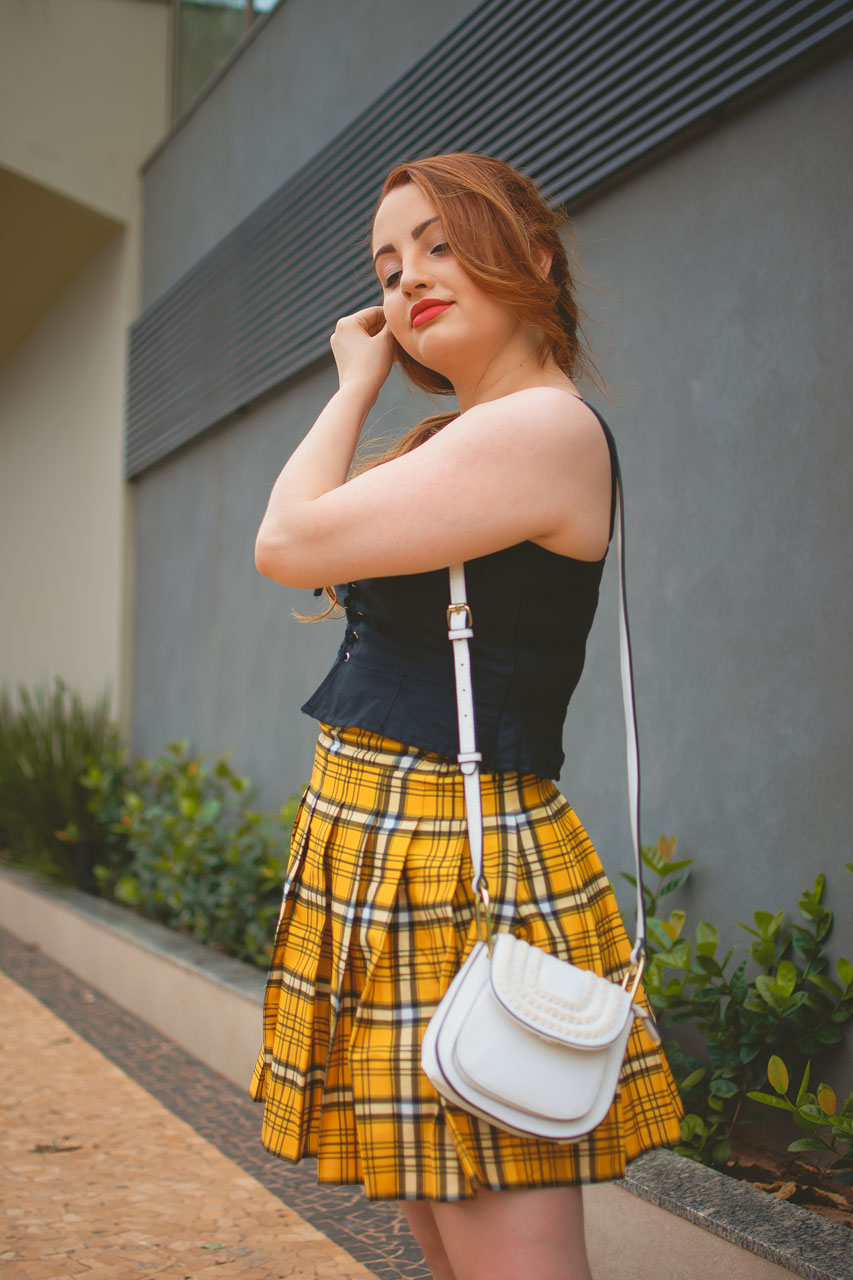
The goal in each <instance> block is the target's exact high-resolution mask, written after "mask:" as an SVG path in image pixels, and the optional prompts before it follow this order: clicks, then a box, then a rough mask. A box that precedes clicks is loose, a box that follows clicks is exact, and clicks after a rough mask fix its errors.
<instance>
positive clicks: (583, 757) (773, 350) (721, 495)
mask: <svg viewBox="0 0 853 1280" xmlns="http://www.w3.org/2000/svg"><path fill="white" fill-rule="evenodd" d="M851 63H853V59H851V57H850V55H849V54H848V55H846V56H845V57H843V58H839V59H838V60H837V61H835V62H834V63H833V64H831V65H828V66H824V67H822V68H821V69H819V70H815V71H813V72H812V73H811V74H809V75H807V76H805V77H804V78H802V79H801V80H799V81H798V82H796V83H794V84H792V85H790V86H788V87H787V88H785V89H784V90H780V91H779V92H778V93H776V94H774V95H773V96H772V97H769V98H767V99H765V100H764V101H763V102H761V103H759V104H757V105H754V106H752V107H751V108H750V109H749V110H747V111H746V112H744V113H743V114H742V115H741V116H740V117H738V118H735V119H733V120H730V121H729V122H728V123H726V124H723V125H721V126H719V127H718V128H716V129H715V130H713V131H712V132H710V133H708V134H706V135H704V136H703V137H702V138H700V139H698V140H695V141H692V142H691V143H690V144H689V145H688V146H686V147H685V148H684V149H682V150H680V151H679V152H677V153H676V154H673V155H671V156H670V157H669V158H667V159H665V160H662V161H660V162H659V163H657V164H655V165H653V166H651V167H649V168H648V169H647V170H646V171H645V172H644V173H642V174H640V175H638V176H636V177H634V178H633V179H632V180H631V181H630V182H626V183H625V184H624V186H621V187H619V188H618V189H616V190H613V191H612V192H611V193H610V194H608V195H606V196H605V197H603V198H601V199H598V200H596V201H595V202H593V203H591V204H590V205H589V206H588V207H587V208H585V209H584V211H583V213H582V214H581V215H579V217H578V219H577V222H578V230H579V234H580V237H581V242H582V243H581V252H582V258H583V261H584V263H585V266H586V269H587V272H588V274H589V276H590V278H591V279H592V280H593V281H594V282H595V283H596V285H597V286H599V289H600V292H598V293H595V294H593V295H592V296H591V297H590V298H589V304H590V309H591V311H592V313H593V315H594V317H595V320H596V322H597V323H596V325H595V327H594V330H593V337H594V342H595V345H596V347H597V349H598V351H599V352H600V354H601V357H602V360H603V364H604V368H605V370H606V374H607V377H608V379H609V381H610V384H611V394H612V397H613V402H614V403H613V405H612V407H609V408H608V409H607V412H608V416H609V418H610V420H611V422H612V424H613V428H614V430H615V432H616V434H617V438H618V439H619V442H620V447H621V452H622V458H623V465H624V472H625V483H626V488H627V494H628V500H627V510H628V517H629V526H630V527H629V538H630V555H629V563H628V586H629V596H630V604H631V615H632V621H633V625H634V630H635V636H636V668H637V670H636V675H637V690H638V699H639V719H640V733H641V750H642V764H643V811H644V817H645V831H646V836H647V838H648V839H649V840H650V841H653V840H655V839H656V838H657V836H658V834H659V833H661V832H673V831H674V832H677V833H678V834H679V836H680V838H681V841H682V845H683V847H684V848H685V849H686V852H687V853H688V854H692V855H694V856H695V857H696V859H697V870H696V874H695V878H694V882H693V887H692V893H691V894H690V895H688V902H689V904H690V907H689V909H690V911H691V915H692V914H693V913H694V912H695V913H697V914H698V915H699V916H700V917H701V918H705V919H712V920H736V921H740V920H748V919H749V916H750V915H751V913H752V911H753V910H755V909H756V908H766V909H768V910H777V909H778V908H780V907H782V906H787V907H791V908H794V907H795V905H796V901H797V898H798V896H799V893H800V891H801V889H802V887H804V886H805V884H806V883H807V882H811V881H813V879H814V876H815V875H816V873H817V872H818V871H820V870H823V871H826V873H827V875H828V877H829V887H828V896H831V899H832V904H833V905H835V906H837V907H838V908H840V910H839V919H838V922H837V935H836V937H837V942H838V947H839V948H840V947H841V945H842V939H843V943H844V946H845V947H846V954H847V955H848V956H849V955H851V953H853V936H852V935H853V927H851V926H853V910H851V908H853V893H851V889H853V877H851V876H850V873H849V872H848V871H847V870H846V869H845V868H844V863H845V861H850V859H851V854H853V850H851V838H850V831H851V827H852V826H853V791H851V788H850V786H849V783H848V779H849V775H850V771H851V765H853V717H851V715H850V705H849V694H850V688H851V678H850V654H851V644H850V634H851V623H853V604H851V599H850V594H849V591H848V590H847V583H848V581H849V562H850V541H851V532H853V519H851V505H850V498H849V491H850V483H851V477H853V434H851V430H850V427H851V413H850V401H849V392H848V385H847V384H848V375H847V368H848V365H849V349H850V335H851V332H853V306H851V297H853V279H851V276H853V267H851V257H850V254H849V251H848V247H847V239H848V235H849V210H850V204H851V166H850V150H851V148H850V139H849V135H848V133H847V131H846V130H845V128H844V123H843V122H844V120H845V118H848V119H849V114H850V86H851V74H850V73H851ZM610 570H611V582H610V584H609V585H610V586H611V588H612V587H613V582H612V570H613V566H612V565H611V566H610ZM611 594H612V593H611ZM615 631H616V624H615V618H614V613H613V611H611V609H610V608H609V607H608V608H606V609H605V610H603V611H602V615H601V616H600V617H599V618H598V619H597V623H596V628H595V630H594V633H593V636H592V637H591V644H590V651H589V665H588V668H587V670H586V672H585V674H584V679H583V681H582V682H581V686H580V688H579V690H578V694H577V699H576V702H575V704H574V705H573V708H572V709H571V711H570V716H569V724H568V735H567V750H568V755H569V762H568V765H567V768H566V769H565V770H564V775H563V776H564V786H565V789H566V791H568V792H569V793H571V794H573V795H576V796H577V802H578V806H579V808H580V811H581V813H582V814H583V815H584V816H585V817H586V818H587V819H588V822H589V825H590V826H591V828H592V834H593V835H594V837H595V838H596V840H597V841H598V843H599V845H600V847H601V849H602V852H603V854H605V856H606V854H607V852H608V851H609V850H611V849H612V850H614V853H613V861H614V862H618V860H619V857H620V855H619V854H617V853H616V852H615V851H616V850H617V849H624V848H626V847H627V844H626V842H627V826H626V824H625V823H624V822H623V819H622V814H621V794H620V792H619V790H618V788H614V787H613V779H612V776H611V774H612V769H611V766H612V765H613V763H614V761H615V759H616V758H617V755H618V751H617V740H618V737H619V732H620V726H619V709H618V702H617V695H616V693H615V691H613V690H612V681H611V679H610V676H611V673H612V672H613V671H614V670H615V665H616V661H617V659H616V637H615ZM608 687H609V690H610V691H609V692H607V691H606V690H607V689H608ZM603 690H605V692H602V691H603ZM605 699H606V700H607V701H608V703H609V704H610V709H609V712H608V725H607V727H605V725H604V724H603V722H602V720H601V707H602V703H603V701H604V700H605ZM621 776H622V775H621V762H620V766H619V769H618V770H617V777H618V780H619V782H621ZM614 805H615V808H616V810H617V812H616V813H614V811H613V810H614ZM621 856H622V857H623V860H624V855H621ZM734 934H737V935H740V936H741V938H744V940H745V937H744V935H742V934H740V931H739V930H735V931H734Z"/></svg>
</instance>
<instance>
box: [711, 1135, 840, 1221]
mask: <svg viewBox="0 0 853 1280" xmlns="http://www.w3.org/2000/svg"><path fill="white" fill-rule="evenodd" d="M726 1173H728V1174H729V1175H730V1176H732V1177H734V1178H739V1179H740V1181H741V1182H748V1183H750V1185H751V1186H753V1187H759V1188H760V1190H762V1191H768V1192H769V1193H770V1194H771V1195H773V1196H778V1198H779V1199H780V1200H789V1201H790V1202H791V1204H798V1205H802V1207H803V1208H804V1209H811V1210H812V1211H813V1212H814V1213H820V1214H822V1215H823V1217H825V1218H830V1219H831V1220H832V1221H833V1222H839V1223H841V1224H842V1226H845V1227H851V1228H853V1186H847V1185H844V1184H842V1183H838V1182H834V1181H833V1179H832V1175H831V1174H830V1173H829V1172H828V1171H827V1169H826V1166H825V1165H820V1164H818V1163H812V1162H811V1161H809V1160H808V1159H806V1158H805V1157H804V1156H802V1155H798V1154H796V1153H792V1152H789V1151H782V1152H779V1151H774V1150H772V1149H771V1148H769V1147H765V1146H757V1145H756V1146H750V1144H749V1143H747V1142H740V1143H738V1144H737V1147H736V1149H735V1151H734V1153H733V1155H732V1158H731V1160H730V1161H729V1163H728V1165H727V1166H726Z"/></svg>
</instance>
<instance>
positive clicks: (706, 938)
mask: <svg viewBox="0 0 853 1280" xmlns="http://www.w3.org/2000/svg"><path fill="white" fill-rule="evenodd" d="M719 942H720V935H719V934H718V933H717V930H716V929H715V928H714V926H713V925H712V924H709V923H708V921H707V920H702V921H701V922H700V923H699V924H698V925H697V926H696V950H697V952H698V953H699V955H702V956H712V955H713V954H714V952H715V951H716V950H717V947H718V945H719Z"/></svg>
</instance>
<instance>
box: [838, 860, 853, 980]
mask: <svg viewBox="0 0 853 1280" xmlns="http://www.w3.org/2000/svg"><path fill="white" fill-rule="evenodd" d="M851 865H853V864H851ZM835 972H836V973H837V974H838V976H839V978H840V979H841V981H842V982H843V983H844V986H845V987H849V986H850V985H851V983H853V964H851V963H850V961H849V960H845V958H844V956H842V957H841V959H840V960H838V961H837V962H836V965H835Z"/></svg>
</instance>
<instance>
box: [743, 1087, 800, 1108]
mask: <svg viewBox="0 0 853 1280" xmlns="http://www.w3.org/2000/svg"><path fill="white" fill-rule="evenodd" d="M746 1096H747V1097H748V1098H751V1099H752V1101H753V1102H761V1103H763V1104H764V1106H765V1107H777V1108H778V1110H779V1111H793V1110H794V1108H793V1105H792V1104H791V1103H790V1102H789V1101H788V1099H787V1098H774V1096H773V1094H772V1093H760V1092H759V1091H758V1090H750V1092H749V1093H748V1094H747V1095H746Z"/></svg>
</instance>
